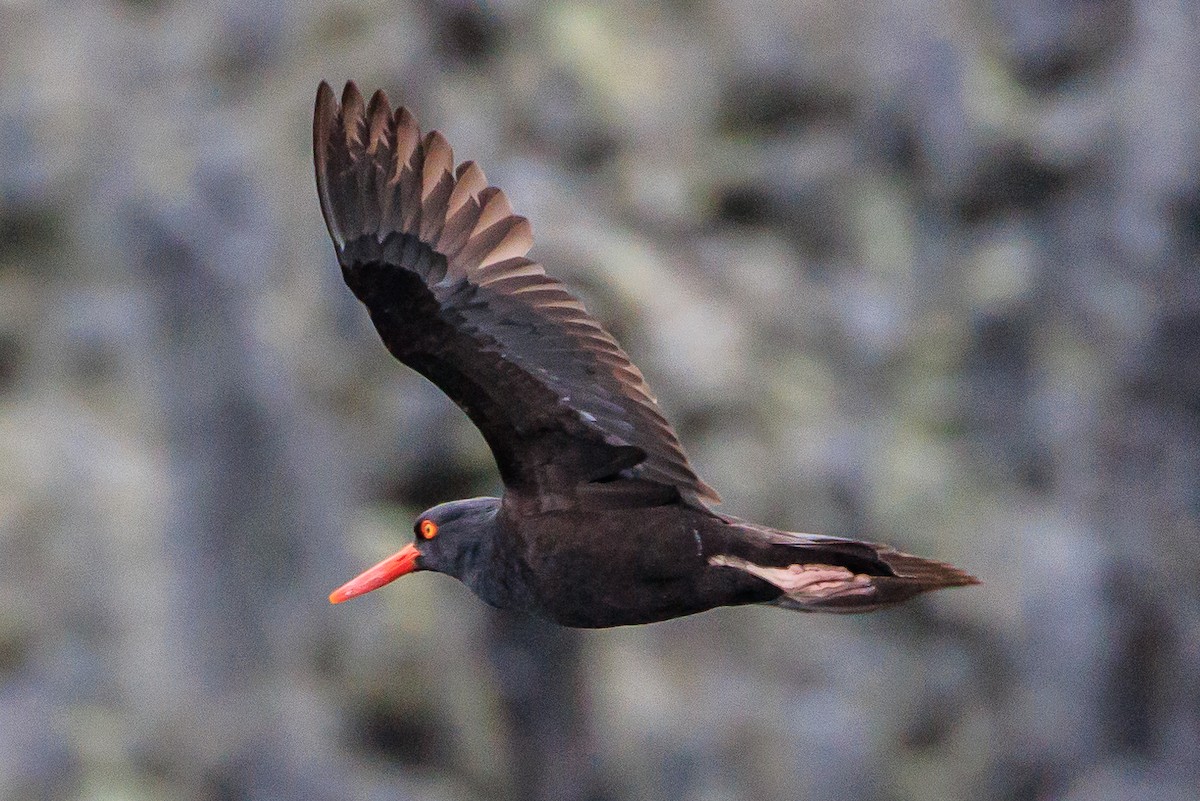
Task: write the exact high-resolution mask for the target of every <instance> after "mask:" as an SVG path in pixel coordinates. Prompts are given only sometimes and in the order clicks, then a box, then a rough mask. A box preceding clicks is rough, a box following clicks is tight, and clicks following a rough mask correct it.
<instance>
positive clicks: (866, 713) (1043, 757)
mask: <svg viewBox="0 0 1200 801" xmlns="http://www.w3.org/2000/svg"><path fill="white" fill-rule="evenodd" d="M1198 43H1200V12H1197V10H1196V7H1195V6H1194V5H1191V4H1188V3H1180V2H1168V1H1166V0H1053V1H1052V2H1033V0H992V1H991V2H988V1H987V0H982V1H980V2H965V1H964V0H945V1H944V2H936V1H934V0H917V2H875V1H874V0H806V1H805V2H796V0H774V1H772V0H764V1H763V2H735V1H734V0H725V1H722V0H707V1H705V0H674V1H673V2H667V3H663V4H654V5H652V4H649V3H645V2H640V0H626V1H625V2H619V3H613V4H608V3H594V4H592V3H586V2H574V3H564V4H555V5H545V6H543V5H538V4H534V3H528V2H519V0H511V1H508V2H498V3H488V4H486V5H482V4H480V5H476V4H470V3H466V2H457V3H446V4H431V3H426V2H411V3H392V2H387V3H384V2H380V3H352V2H337V3H330V4H317V3H288V2H284V0H222V1H221V2H205V3H187V2H182V1H179V2H169V1H167V0H163V1H161V2H151V1H149V0H145V1H143V2H132V1H130V2H115V0H107V1H105V2H87V3H83V2H80V3H70V2H63V1H61V0H6V1H5V2H0V798H4V799H129V800H131V801H139V800H141V799H147V800H148V799H160V798H172V799H185V801H191V800H193V799H194V800H195V801H209V800H210V799H211V800H212V801H226V800H228V801H239V800H240V799H255V800H257V799H284V798H286V799H347V798H353V799H396V798H399V799H422V800H426V801H442V800H443V799H444V800H445V801H453V800H457V799H467V800H471V799H513V800H514V801H525V799H545V800H546V801H550V800H554V801H559V800H560V799H562V800H566V801H573V800H576V799H578V800H579V801H616V800H617V799H646V800H648V801H678V800H680V799H684V800H687V801H691V800H695V801H717V800H718V799H730V800H731V801H737V800H739V799H747V800H748V799H755V800H756V801H757V800H759V799H766V800H776V799H777V800H778V801H793V800H794V799H807V800H811V801H824V800H826V799H828V800H829V801H833V800H834V799H850V798H852V799H856V801H918V800H919V801H940V800H941V799H947V800H949V799H960V798H962V799H965V798H970V799H1017V800H1018V801H1019V800H1021V799H1065V800H1066V801H1109V800H1112V801H1124V799H1138V798H1153V799H1159V800H1161V799H1167V801H1174V800H1175V799H1179V800H1180V801H1183V799H1194V798H1195V797H1196V795H1195V788H1196V787H1197V786H1200V567H1198V564H1200V562H1198V559H1197V557H1198V555H1200V528H1198V521H1200V264H1198V256H1200V169H1198V168H1200V44H1198ZM323 78H324V79H328V80H330V81H331V82H333V83H334V84H336V85H338V86H339V87H340V85H341V83H342V82H343V81H345V80H347V79H355V80H357V81H358V82H359V83H360V84H361V85H362V86H363V87H364V89H365V90H367V91H370V90H372V89H374V88H376V87H382V88H385V89H386V90H388V92H389V93H390V94H391V97H392V99H393V101H394V102H396V103H405V104H407V105H409V106H410V107H412V108H414V109H415V110H416V112H417V114H418V118H419V119H420V121H421V122H422V124H423V125H424V126H426V127H427V128H430V127H437V128H439V129H441V130H442V131H443V132H445V133H446V135H447V136H448V137H449V139H450V141H451V142H452V143H453V144H454V146H455V147H456V149H457V153H458V157H459V158H460V159H462V158H473V159H476V160H478V161H479V162H480V163H481V164H482V165H483V166H484V167H485V169H486V170H487V172H488V175H489V177H490V178H491V179H492V181H493V182H495V183H497V184H499V185H501V186H503V187H504V188H505V189H506V190H507V191H508V193H509V195H510V197H511V198H512V200H513V204H514V206H515V207H516V208H517V209H518V210H519V211H520V212H522V213H524V214H525V215H527V216H528V217H530V219H531V220H532V221H533V223H534V229H535V231H536V234H537V244H536V245H535V248H534V256H535V257H537V258H539V259H541V260H542V261H544V262H545V263H546V265H547V266H548V267H549V268H550V269H551V271H552V272H554V273H556V274H557V275H559V276H561V277H562V278H564V279H565V280H566V281H567V282H568V283H569V284H570V285H572V286H573V287H575V288H576V289H577V290H578V291H579V292H580V293H581V294H582V295H583V296H584V297H585V298H586V300H587V302H588V303H589V306H590V308H591V309H592V310H593V312H594V313H595V314H596V315H597V316H598V317H599V318H600V319H601V320H603V321H605V322H606V323H607V324H609V325H610V327H611V328H612V329H613V330H614V331H615V332H616V333H617V335H618V337H619V338H620V339H621V340H622V342H623V343H624V344H625V345H626V347H627V349H628V350H629V352H630V353H631V354H632V355H633V357H634V359H635V360H636V361H637V362H638V363H639V364H640V365H641V366H642V368H643V369H644V370H645V372H646V373H647V375H648V376H649V377H650V381H651V384H652V386H653V387H654V388H655V390H656V391H657V393H658V395H659V396H660V400H661V402H662V405H663V407H664V409H665V411H666V412H667V415H668V417H669V418H670V419H672V420H673V421H674V422H675V423H676V424H677V425H678V427H679V429H680V433H681V435H682V438H683V440H684V442H685V443H687V445H688V446H689V451H690V454H691V456H692V461H693V463H694V464H695V466H696V467H697V469H698V470H699V472H700V473H701V474H702V475H703V476H704V477H705V478H706V479H708V480H709V481H710V482H711V483H712V484H713V485H715V486H716V487H718V488H720V490H721V492H722V493H723V494H724V497H725V504H724V506H723V507H722V509H723V510H724V511H726V512H729V513H732V514H736V515H739V516H743V517H749V518H754V519H756V520H762V521H763V522H767V523H772V524H775V525H779V526H786V527H791V528H794V529H798V530H804V531H812V532H821V533H828V534H842V535H848V536H853V537H862V538H870V539H878V540H885V541H889V542H892V543H894V544H896V545H897V546H900V547H903V548H905V549H906V550H911V551H913V552H916V553H920V554H925V555H929V556H934V557H939V558H942V559H945V560H948V561H952V562H954V563H955V564H957V565H960V566H962V567H964V568H967V569H969V570H971V571H972V572H974V573H976V574H978V575H979V576H980V577H982V578H983V579H984V581H985V584H984V585H983V586H982V587H979V588H973V589H967V590H956V591H952V592H945V593H940V594H938V595H936V596H934V597H929V598H928V599H925V600H922V601H920V602H918V603H914V604H911V605H909V606H906V607H903V608H900V609H896V610H894V611H889V612H884V613H881V614H876V615H872V616H868V617H852V618H851V617H841V618H837V617H818V616H804V615H800V614H794V613H788V612H782V611H778V610H773V609H741V610H721V611H715V612H711V613H707V614H703V615H699V616H696V617H693V618H689V619H684V620H679V621H674V622H669V623H664V624H659V625H654V626H648V627H644V628H636V629H618V630H611V631H599V632H572V631H566V630H561V629H555V628H553V627H550V626H546V625H542V624H539V623H537V622H535V621H529V620H527V619H524V618H520V617H514V616H511V615H504V614H498V613H494V612H492V611H491V610H489V609H487V608H486V607H485V606H484V605H483V604H482V603H481V602H479V601H477V600H476V599H475V598H474V597H473V596H471V595H470V594H469V593H468V592H467V591H466V590H465V589H464V588H462V587H461V586H460V585H459V584H457V583H456V582H454V581H452V580H451V579H448V578H445V577H440V576H436V575H421V576H416V577H412V578H409V579H406V580H404V581H401V582H398V583H397V584H396V585H393V586H392V587H389V588H388V589H386V590H384V591H382V592H379V593H376V594H373V595H371V596H369V597H368V598H365V599H363V600H360V601H355V602H354V603H352V604H347V605H345V606H339V607H332V606H330V605H329V604H328V603H327V602H326V600H325V596H326V593H327V592H328V591H329V590H330V589H331V588H333V587H334V586H336V585H337V584H339V583H341V582H342V581H343V580H345V579H346V578H348V577H350V576H351V575H353V574H354V573H355V572H357V571H358V570H359V569H361V568H363V567H365V566H366V565H369V564H371V563H373V562H374V561H376V560H377V559H379V558H381V557H382V556H384V555H387V554H389V553H391V552H393V551H395V550H396V549H397V548H398V547H399V546H400V545H402V544H403V543H405V542H407V541H408V540H409V538H410V537H411V534H410V531H411V525H412V519H413V516H414V515H415V514H416V513H417V512H419V511H420V510H421V509H423V508H425V507H426V506H428V505H431V504H433V503H435V502H438V501H441V500H445V499H450V498H456V497H461V496H464V495H469V494H488V493H494V492H496V491H497V489H498V484H497V478H496V473H495V469H494V467H493V465H492V463H491V460H490V457H489V454H488V452H487V450H486V448H485V446H484V444H483V441H482V439H481V438H480V437H479V435H478V434H477V433H476V432H475V431H474V430H473V429H472V427H471V426H470V424H469V423H468V422H467V420H466V418H465V417H464V416H463V415H462V414H461V413H460V412H459V411H458V410H457V409H455V408H454V407H452V406H451V405H450V404H449V403H448V402H447V401H446V400H445V399H444V398H443V397H442V396H441V395H440V394H439V393H438V392H437V391H436V390H435V389H434V388H432V387H431V386H429V385H427V384H426V383H424V382H423V380H421V379H420V378H419V377H417V376H416V375H415V374H413V373H412V372H410V371H408V370H407V369H404V368H403V367H401V366H400V365H398V364H396V363H394V362H393V361H392V360H391V359H390V358H389V357H388V355H387V354H386V352H385V351H384V349H383V347H382V346H381V345H380V343H379V342H378V339H377V337H376V335H375V333H374V332H373V330H372V329H371V327H370V324H369V323H368V321H367V317H366V314H365V313H364V311H363V310H362V309H361V308H360V307H359V305H358V303H357V302H356V301H355V300H354V299H353V298H352V296H351V294H350V293H349V291H347V290H346V289H345V288H344V286H342V284H341V279H340V275H339V273H338V270H337V269H336V265H335V262H334V258H333V251H332V248H331V247H330V244H329V241H328V238H327V236H326V233H325V230H324V226H323V224H322V222H321V217H320V213H319V211H318V207H317V201H316V195H315V192H314V188H313V178H312V168H311V152H310V148H311V144H310V142H311V139H310V130H311V128H310V125H311V122H310V120H311V117H310V115H311V108H312V102H313V98H314V95H315V91H316V86H317V82H318V81H319V80H321V79H323Z"/></svg>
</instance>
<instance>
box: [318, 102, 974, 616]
mask: <svg viewBox="0 0 1200 801" xmlns="http://www.w3.org/2000/svg"><path fill="white" fill-rule="evenodd" d="M313 144H314V155H315V161H316V173H317V189H318V194H319V196H320V200H321V211H322V213H323V214H324V216H325V222H326V225H327V226H328V228H329V233H330V236H331V237H332V238H333V243H334V247H335V249H336V251H337V257H338V261H339V262H340V264H341V267H342V274H343V276H344V277H345V280H346V284H347V285H348V286H349V287H350V289H351V290H352V291H353V292H354V294H355V295H356V296H357V297H358V299H359V300H361V301H362V302H363V304H364V305H366V307H367V310H368V311H369V312H370V315H371V321H372V322H373V323H374V324H375V327H376V329H377V330H378V331H379V335H380V337H382V339H383V342H384V344H385V345H386V346H387V348H388V350H389V351H391V353H392V354H393V355H394V356H395V357H396V358H397V359H399V360H400V361H402V362H404V363H405V364H407V365H409V366H410V367H412V368H413V369H415V370H417V371H418V372H420V373H421V374H423V375H424V376H426V377H427V378H429V379H430V380H431V381H433V382H434V383H435V384H437V385H438V387H440V388H441V389H442V391H443V392H445V393H446V394H447V395H448V396H449V397H450V398H451V399H452V400H453V401H454V402H455V403H457V404H458V405H459V406H460V407H461V408H462V409H463V411H465V412H466V413H467V415H468V416H469V417H470V418H471V420H472V421H473V422H474V423H475V425H476V426H478V427H479V430H480V431H481V432H482V433H483V436H484V438H485V439H486V440H487V443H488V446H489V447H490V448H491V450H492V453H493V454H494V456H495V458H496V463H497V465H498V466H499V469H500V476H501V478H502V479H503V481H504V497H503V498H475V499H472V500H466V501H453V502H451V503H445V504H442V505H440V506H436V507H434V508H433V509H430V510H429V511H427V512H425V513H424V514H423V515H421V517H420V518H418V521H417V525H416V527H415V532H416V535H417V538H416V541H415V543H414V544H412V545H409V546H407V547H405V548H404V549H403V550H401V551H400V552H399V553H398V554H396V555H395V556H393V557H391V558H389V559H387V560H385V561H384V562H381V563H380V564H379V565H376V566H375V567H374V568H372V569H371V570H368V571H367V572H366V573H364V574H363V575H361V576H359V577H358V578H357V579H355V580H353V581H351V582H350V583H348V584H347V585H345V586H344V587H342V588H340V589H339V590H337V591H335V592H334V593H333V595H331V596H330V600H332V601H334V602H335V603H336V602H340V601H343V600H346V599H347V598H350V597H353V596H355V595H359V594H361V593H363V592H367V591H369V590H371V589H375V588H376V587H379V586H382V585H383V584H386V583H387V582H389V581H391V580H393V579H395V578H397V577H399V576H401V575H404V574H406V573H409V572H412V571H414V570H436V571H438V572H442V573H446V574H449V575H452V576H454V577H456V578H458V579H459V580H460V581H462V582H463V583H465V584H466V585H467V586H469V587H470V588H471V589H472V590H473V591H474V592H475V593H476V594H477V595H479V597H481V598H483V599H484V600H485V601H487V602H488V603H490V604H492V605H494V606H497V607H501V608H506V609H521V610H525V611H528V612H531V613H534V614H538V615H542V616H544V617H548V618H550V619H552V620H555V621H557V622H559V623H562V624H563V625H568V626H586V627H600V626H617V625H625V624H632V623H648V622H652V621H656V620H666V619H668V618H672V617H678V616H680V615H686V614H691V613H693V612H700V611H703V610H705V609H711V608H712V607H715V606H723V605H729V604H744V603H772V604H775V605H777V606H784V607H788V608H793V609H802V610H813V611H816V610H820V611H846V612H859V611H867V610H870V609H876V608H878V607H880V606H885V605H888V604H892V603H896V602H898V601H903V600H906V599H908V598H911V597H912V596H914V595H916V594H918V593H920V592H924V591H926V590H932V589H939V588H942V587H953V586H961V585H966V584H974V583H976V580H975V579H974V578H972V577H971V576H969V575H967V574H966V573H963V572H961V571H959V570H956V569H955V568H953V567H950V566H949V565H944V564H941V563H939V562H933V561H930V560H926V559H920V558H918V557H915V556H909V555H907V554H902V553H899V552H898V551H894V550H892V549H891V548H888V547H886V546H882V545H875V544H871V543H863V542H856V541H853V540H845V539H839V538H834V537H822V536H817V535H810V534H793V533H789V532H782V531H776V530H774V529H770V528H766V527H764V526H757V525H753V524H750V523H745V522H742V521H740V520H736V519H734V518H731V517H727V516H725V515H721V514H718V513H716V512H714V511H713V510H711V509H710V508H709V507H708V506H707V505H706V502H715V501H718V500H719V499H718V497H717V494H716V493H715V492H714V491H713V490H712V488H710V487H709V486H708V485H707V484H705V483H704V482H703V481H701V480H700V479H699V478H698V477H697V476H696V474H695V472H694V471H693V470H692V468H691V466H690V465H689V464H688V460H687V456H686V455H685V454H684V451H683V447H682V446H681V445H680V443H679V440H678V438H677V437H676V436H675V432H674V431H673V430H672V428H671V426H670V425H669V424H668V423H667V422H666V420H664V419H663V417H662V415H661V413H660V412H659V410H658V404H657V402H656V401H655V400H654V396H653V395H651V393H650V389H649V387H648V386H647V385H646V382H645V380H644V379H643V377H642V374H641V372H640V371H639V370H638V369H637V367H635V366H634V365H633V364H632V363H631V362H630V360H629V357H628V356H627V355H626V354H625V352H624V351H623V350H622V349H621V347H620V346H619V345H618V344H617V343H616V341H615V340H614V339H613V338H612V336H611V335H610V334H609V333H608V332H607V331H605V330H604V329H603V328H602V327H601V326H600V324H599V323H597V322H596V321H595V320H593V319H592V318H591V317H590V316H589V315H588V313H587V311H586V310H585V309H584V308H583V305H582V304H581V303H580V302H579V301H578V300H576V299H575V298H574V297H572V296H571V294H570V293H569V292H568V291H567V290H566V289H565V288H564V287H563V285H562V284H560V283H559V282H558V281H556V280H555V279H553V278H551V277H549V276H547V275H546V274H545V271H544V270H543V269H542V267H541V265H539V264H537V263H535V262H532V261H530V260H529V259H527V258H525V254H526V253H527V252H528V250H529V248H530V246H531V245H532V233H531V230H530V226H529V223H528V221H527V220H525V218H523V217H519V216H517V215H515V214H513V212H512V208H511V207H510V206H509V204H508V201H507V199H506V198H505V197H504V193H503V192H501V191H500V190H499V189H496V188H495V187H490V186H487V181H486V179H485V178H484V175H483V172H482V171H481V170H480V169H479V168H478V167H477V166H475V165H474V164H473V163H472V162H465V163H463V164H461V165H458V166H457V167H455V165H454V158H453V153H452V152H451V150H450V146H449V145H448V144H447V143H446V140H445V139H444V138H443V137H442V136H441V135H440V134H439V133H437V132H436V131H434V132H432V133H429V134H428V135H426V136H424V137H422V136H421V134H420V131H419V129H418V128H417V125H416V122H415V121H414V120H413V117H412V115H410V114H409V113H408V111H407V110H405V109H403V108H401V109H399V110H397V111H396V112H395V113H394V114H393V113H392V111H391V109H390V108H389V105H388V101H387V98H386V97H385V96H384V95H383V93H382V92H376V93H375V95H374V96H373V97H372V98H371V101H370V103H369V104H365V103H364V102H363V98H362V96H361V95H360V94H359V92H358V89H357V88H356V87H355V85H354V84H353V83H350V84H347V85H346V89H345V92H344V93H343V95H342V102H341V104H340V105H339V104H338V102H337V100H336V99H335V97H334V94H333V91H332V90H331V89H330V88H329V86H328V85H327V84H325V83H322V84H321V87H320V89H319V90H318V93H317V106H316V114H315V118H314V123H313Z"/></svg>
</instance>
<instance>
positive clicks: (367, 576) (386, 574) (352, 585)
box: [329, 545, 421, 604]
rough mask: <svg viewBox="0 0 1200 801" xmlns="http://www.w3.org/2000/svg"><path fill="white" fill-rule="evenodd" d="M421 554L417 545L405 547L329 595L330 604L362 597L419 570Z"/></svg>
mask: <svg viewBox="0 0 1200 801" xmlns="http://www.w3.org/2000/svg"><path fill="white" fill-rule="evenodd" d="M420 555H421V552H420V551H418V550H417V546H415V545H405V546H404V548H402V549H401V550H400V552H399V553H398V554H396V555H394V556H389V557H388V558H387V559H384V560H383V561H382V562H380V563H379V564H377V565H375V567H372V568H369V569H367V570H364V571H363V572H362V573H359V574H358V575H357V576H355V577H354V578H352V579H350V580H349V581H347V582H346V583H345V584H343V585H342V586H340V587H338V588H337V589H336V590H334V591H333V592H331V593H329V603H331V604H340V603H341V602H342V601H348V600H350V599H351V598H353V597H355V596H356V595H362V594H363V593H365V592H370V591H371V590H377V589H379V588H380V587H382V586H383V585H384V584H390V583H391V582H393V581H395V580H396V579H398V578H400V577H401V576H403V575H405V574H406V573H411V572H413V571H414V570H416V569H417V557H418V556H420Z"/></svg>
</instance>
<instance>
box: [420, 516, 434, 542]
mask: <svg viewBox="0 0 1200 801" xmlns="http://www.w3.org/2000/svg"><path fill="white" fill-rule="evenodd" d="M436 534H437V523H435V522H433V521H432V520H422V521H421V536H422V537H424V538H425V539H427V540H431V539H433V537H434V535H436Z"/></svg>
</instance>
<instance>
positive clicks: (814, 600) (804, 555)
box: [709, 526, 980, 613]
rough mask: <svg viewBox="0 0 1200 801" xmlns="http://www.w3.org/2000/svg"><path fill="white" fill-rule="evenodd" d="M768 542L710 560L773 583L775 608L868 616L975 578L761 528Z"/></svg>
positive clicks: (899, 556)
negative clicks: (754, 549) (752, 550)
mask: <svg viewBox="0 0 1200 801" xmlns="http://www.w3.org/2000/svg"><path fill="white" fill-rule="evenodd" d="M745 528H752V529H754V530H755V533H757V534H758V535H759V536H763V535H766V538H767V539H768V540H769V541H770V544H769V545H767V546H766V548H765V549H764V550H763V551H760V552H757V553H754V554H753V555H750V558H749V559H747V558H743V557H741V556H733V555H720V556H714V557H712V558H711V559H710V560H709V561H710V563H711V564H714V565H717V566H722V567H736V568H740V569H741V570H744V571H746V572H748V573H750V574H752V575H754V576H756V577H757V578H760V579H762V580H764V581H767V582H769V583H771V584H774V585H775V586H776V587H778V588H779V589H780V590H781V594H780V595H779V596H778V597H777V598H775V599H774V600H772V601H770V602H769V603H771V604H773V605H774V606H781V607H784V608H786V609H796V610H799V611H803V612H845V613H853V612H870V611H872V610H875V609H880V608H882V607H886V606H891V605H893V604H898V603H901V602H903V601H907V600H908V599H910V598H912V597H914V596H916V595H920V594H921V593H923V592H929V591H931V590H941V589H946V588H948V587H967V586H970V585H972V584H979V583H980V582H979V579H977V578H975V577H974V576H972V575H970V574H969V573H966V572H964V571H962V570H959V569H958V568H956V567H953V566H952V565H948V564H946V563H944V562H938V561H935V560H933V559H924V558H922V557H920V556H913V555H912V554H907V553H903V552H901V551H897V550H895V549H894V548H891V547H889V546H886V545H877V544H875V543H869V542H859V541H857V540H848V539H842V538H840V537H824V536H819V535H810V534H794V533H791V532H782V531H774V530H771V529H765V528H761V527H757V526H754V527H749V526H747V527H745Z"/></svg>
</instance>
